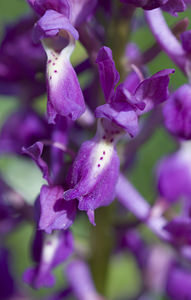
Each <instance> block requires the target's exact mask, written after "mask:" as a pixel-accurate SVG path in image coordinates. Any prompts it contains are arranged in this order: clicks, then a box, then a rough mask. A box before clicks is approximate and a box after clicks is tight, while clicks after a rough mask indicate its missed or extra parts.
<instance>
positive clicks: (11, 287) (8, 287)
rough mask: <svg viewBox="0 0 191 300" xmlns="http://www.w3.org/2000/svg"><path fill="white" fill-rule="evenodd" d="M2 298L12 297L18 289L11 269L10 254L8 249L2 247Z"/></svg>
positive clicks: (0, 297) (0, 270) (0, 256)
mask: <svg viewBox="0 0 191 300" xmlns="http://www.w3.org/2000/svg"><path fill="white" fill-rule="evenodd" d="M0 281H1V288H0V299H1V300H5V299H11V298H10V297H11V296H13V294H14V293H15V291H16V287H15V282H14V279H13V277H12V275H11V273H10V270H9V255H8V251H7V250H6V249H4V248H0Z"/></svg>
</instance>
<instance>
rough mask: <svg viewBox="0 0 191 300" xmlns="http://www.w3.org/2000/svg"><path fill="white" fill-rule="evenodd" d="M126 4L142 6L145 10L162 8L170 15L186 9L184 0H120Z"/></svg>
mask: <svg viewBox="0 0 191 300" xmlns="http://www.w3.org/2000/svg"><path fill="white" fill-rule="evenodd" d="M121 1H122V2H125V3H127V4H133V5H135V6H136V7H142V8H143V9H146V10H151V9H155V8H158V7H160V8H162V9H163V10H165V11H167V12H168V13H170V14H172V15H175V16H176V15H177V12H182V11H184V10H185V9H186V4H185V1H184V0H121Z"/></svg>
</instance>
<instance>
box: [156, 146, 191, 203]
mask: <svg viewBox="0 0 191 300" xmlns="http://www.w3.org/2000/svg"><path fill="white" fill-rule="evenodd" d="M190 164H191V159H190V144H189V143H187V142H185V143H183V144H182V147H181V148H180V150H178V151H177V152H176V153H175V154H172V155H170V156H168V157H166V158H164V159H163V160H162V161H161V162H160V163H159V165H158V168H157V177H158V188H159V191H160V194H161V196H162V197H164V198H166V199H167V200H168V201H170V202H171V203H173V202H175V201H177V200H178V199H179V198H180V197H181V196H185V197H188V198H189V197H190V196H191V185H190V183H191V169H190Z"/></svg>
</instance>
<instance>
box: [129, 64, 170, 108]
mask: <svg viewBox="0 0 191 300" xmlns="http://www.w3.org/2000/svg"><path fill="white" fill-rule="evenodd" d="M172 73H174V70H173V69H166V70H162V71H159V72H157V73H156V74H154V75H153V76H151V77H150V78H148V79H145V80H143V81H142V82H141V83H140V84H139V86H138V87H137V89H136V91H135V95H134V96H135V98H136V99H137V101H139V102H141V101H143V102H144V103H145V104H146V107H145V109H144V110H143V111H140V113H139V114H143V113H145V112H147V111H149V110H151V109H152V108H153V107H154V106H155V105H157V104H159V103H161V102H164V101H165V100H166V99H167V98H168V96H169V92H168V84H169V80H170V78H169V75H170V74H172Z"/></svg>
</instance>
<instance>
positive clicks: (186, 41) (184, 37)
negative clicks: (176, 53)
mask: <svg viewBox="0 0 191 300" xmlns="http://www.w3.org/2000/svg"><path fill="white" fill-rule="evenodd" d="M180 37H181V41H182V47H183V48H184V50H185V51H186V52H187V53H188V54H190V53H191V30H188V31H185V32H183V33H182V34H181V36H180Z"/></svg>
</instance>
